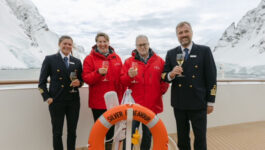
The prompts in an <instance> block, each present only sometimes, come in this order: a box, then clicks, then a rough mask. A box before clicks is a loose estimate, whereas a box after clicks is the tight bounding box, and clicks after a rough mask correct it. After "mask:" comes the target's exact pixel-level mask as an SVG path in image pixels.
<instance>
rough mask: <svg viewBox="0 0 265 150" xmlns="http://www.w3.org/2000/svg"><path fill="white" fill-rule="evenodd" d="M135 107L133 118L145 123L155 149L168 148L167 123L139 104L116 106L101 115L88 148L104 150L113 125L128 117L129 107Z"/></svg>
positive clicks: (89, 140) (94, 127) (162, 149)
mask: <svg viewBox="0 0 265 150" xmlns="http://www.w3.org/2000/svg"><path fill="white" fill-rule="evenodd" d="M129 108H132V109H133V119H134V120H137V121H140V122H142V123H143V124H145V125H146V126H147V127H148V128H149V130H150V131H151V133H152V136H153V150H168V135H167V130H166V127H165V125H164V124H163V122H162V120H161V119H159V118H158V117H157V116H156V115H155V113H153V112H152V111H151V110H149V109H147V108H145V107H143V106H141V105H138V104H131V105H130V104H124V105H120V106H117V107H114V108H112V109H110V110H108V111H106V112H105V113H104V114H102V115H101V116H100V118H99V119H98V120H97V121H96V123H95V124H94V126H93V127H92V129H91V132H90V135H89V139H88V150H104V149H105V148H104V139H105V136H106V134H107V132H108V130H109V129H110V127H111V126H113V125H114V124H116V123H117V122H119V121H121V120H126V119H127V115H126V114H127V109H129Z"/></svg>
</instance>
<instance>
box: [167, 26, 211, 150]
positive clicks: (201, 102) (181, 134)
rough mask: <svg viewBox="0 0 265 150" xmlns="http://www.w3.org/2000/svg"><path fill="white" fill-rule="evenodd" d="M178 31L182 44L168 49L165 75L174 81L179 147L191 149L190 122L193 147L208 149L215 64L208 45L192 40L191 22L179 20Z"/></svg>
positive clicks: (172, 102) (185, 149) (168, 80)
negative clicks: (179, 56) (179, 57)
mask: <svg viewBox="0 0 265 150" xmlns="http://www.w3.org/2000/svg"><path fill="white" fill-rule="evenodd" d="M176 32H177V37H178V40H179V42H180V44H181V45H180V46H178V47H176V48H173V49H171V50H169V51H168V52H167V55H166V63H165V67H164V73H163V74H162V79H163V80H165V81H167V82H172V86H171V106H172V107H173V109H174V115H175V119H176V124H177V135H178V147H179V150H191V145H190V137H189V135H190V123H189V122H191V126H192V129H193V133H194V136H195V141H194V150H207V144H206V129H207V114H210V113H211V112H213V109H214V107H213V104H214V102H215V95H216V65H215V62H214V59H213V56H212V53H211V50H210V48H209V47H207V46H203V45H197V44H195V43H193V42H192V35H193V32H192V28H191V25H190V23H188V22H181V23H179V24H178V25H177V27H176ZM180 53H182V54H183V55H184V58H185V59H184V63H183V64H182V66H179V64H178V63H177V61H176V56H177V54H180ZM181 75H183V76H181Z"/></svg>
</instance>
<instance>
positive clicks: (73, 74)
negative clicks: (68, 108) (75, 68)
mask: <svg viewBox="0 0 265 150" xmlns="http://www.w3.org/2000/svg"><path fill="white" fill-rule="evenodd" d="M76 79H77V74H76V72H71V73H70V80H71V81H74V80H76ZM70 86H72V83H71V85H70ZM75 92H77V91H76V90H75V89H74V87H72V90H71V91H70V93H75Z"/></svg>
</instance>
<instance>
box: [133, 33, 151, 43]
mask: <svg viewBox="0 0 265 150" xmlns="http://www.w3.org/2000/svg"><path fill="white" fill-rule="evenodd" d="M140 38H145V39H146V40H147V42H148V43H149V40H148V37H147V36H146V35H143V34H140V35H138V36H137V37H136V39H135V44H136V41H137V40H138V39H140Z"/></svg>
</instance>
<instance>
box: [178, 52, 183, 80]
mask: <svg viewBox="0 0 265 150" xmlns="http://www.w3.org/2000/svg"><path fill="white" fill-rule="evenodd" d="M176 60H177V63H178V65H179V66H180V67H181V66H182V64H183V63H184V55H183V54H182V53H180V54H177V58H176ZM178 77H184V75H182V74H180V75H178Z"/></svg>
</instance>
